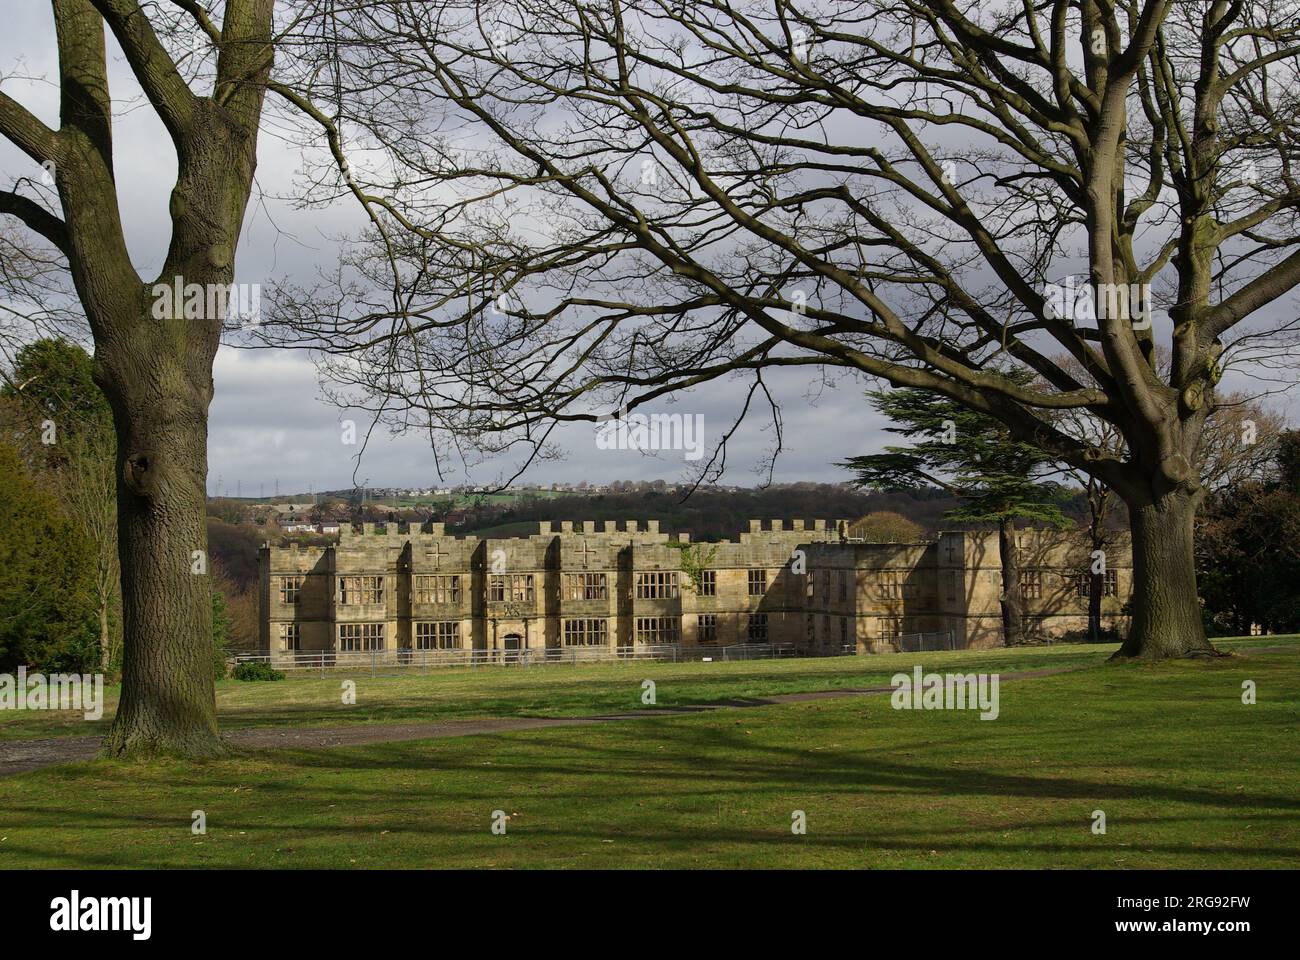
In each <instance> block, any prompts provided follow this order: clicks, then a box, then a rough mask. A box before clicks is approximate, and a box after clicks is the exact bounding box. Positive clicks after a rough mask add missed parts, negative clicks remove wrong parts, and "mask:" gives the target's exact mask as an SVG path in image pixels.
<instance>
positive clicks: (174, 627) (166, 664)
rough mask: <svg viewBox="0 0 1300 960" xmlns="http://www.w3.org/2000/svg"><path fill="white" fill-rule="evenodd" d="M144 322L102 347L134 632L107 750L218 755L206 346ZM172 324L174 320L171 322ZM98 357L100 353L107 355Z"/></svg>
mask: <svg viewBox="0 0 1300 960" xmlns="http://www.w3.org/2000/svg"><path fill="white" fill-rule="evenodd" d="M168 326H170V325H169V324H167V323H159V324H157V325H156V329H158V330H159V332H160V333H161V335H156V336H153V337H145V336H144V335H143V331H140V332H138V333H137V336H136V338H134V339H133V340H132V341H131V343H130V345H129V348H127V347H126V346H125V345H122V349H116V346H117V345H115V346H114V347H109V348H108V349H104V350H101V351H100V354H99V355H97V357H96V360H97V363H100V362H102V364H103V366H102V368H101V369H99V370H97V376H99V377H101V378H102V380H103V385H104V387H105V392H106V393H107V394H108V397H109V400H110V402H111V403H112V405H113V416H114V421H115V425H116V428H117V437H118V456H117V464H118V471H119V473H118V478H119V482H118V495H117V516H118V555H119V557H120V559H121V569H122V617H123V625H124V630H125V634H126V636H127V637H128V638H129V642H128V643H127V644H125V647H124V650H123V659H122V696H121V700H120V702H119V705H118V709H117V715H116V717H115V718H114V720H113V725H112V727H111V728H110V729H109V732H108V738H107V741H106V743H105V752H106V753H107V754H108V755H109V756H121V755H125V754H136V755H138V754H155V753H173V754H182V755H185V756H213V755H216V754H219V753H221V752H222V745H221V741H220V738H219V737H218V734H217V719H216V695H215V688H214V677H213V669H212V588H211V583H210V577H209V574H208V561H207V524H206V490H205V482H206V476H207V408H208V403H209V402H210V400H211V398H212V378H211V373H210V371H211V362H212V354H213V353H215V350H216V343H215V337H213V338H212V342H211V344H210V347H209V349H207V350H205V349H203V348H202V347H201V346H200V344H199V343H197V342H196V338H193V337H190V338H181V337H176V336H174V335H173V336H171V337H168V336H167V335H166V334H165V333H162V331H164V330H166V328H167V327H168ZM174 332H175V331H173V334H174ZM101 357H102V360H101Z"/></svg>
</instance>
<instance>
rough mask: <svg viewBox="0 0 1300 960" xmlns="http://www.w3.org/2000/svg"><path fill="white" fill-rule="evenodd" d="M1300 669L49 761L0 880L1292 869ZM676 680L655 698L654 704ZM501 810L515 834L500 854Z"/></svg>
mask: <svg viewBox="0 0 1300 960" xmlns="http://www.w3.org/2000/svg"><path fill="white" fill-rule="evenodd" d="M1254 645H1257V646H1258V645H1267V644H1254ZM1298 653H1300V650H1296V649H1293V650H1288V651H1284V652H1275V653H1260V654H1257V655H1255V656H1252V657H1249V658H1246V657H1238V658H1231V659H1226V660H1223V661H1215V662H1172V663H1163V664H1124V665H1102V664H1096V665H1093V666H1089V667H1085V668H1084V669H1082V670H1079V671H1075V672H1072V673H1067V674H1061V675H1058V676H1052V677H1045V678H1037V679H1028V680H1020V681H1016V682H1014V683H1012V682H1007V683H1004V684H1003V686H1002V688H1001V715H1000V717H999V719H997V720H996V721H992V722H989V721H982V720H980V719H979V717H978V716H977V714H975V713H973V712H957V711H924V712H907V711H896V710H893V709H891V707H890V701H889V698H888V697H884V696H875V697H863V698H847V699H836V700H827V701H820V702H808V703H796V704H786V705H780V706H769V707H759V708H754V709H744V710H722V711H716V712H709V713H705V714H693V715H690V716H678V717H664V718H655V719H649V720H637V721H626V722H619V723H611V724H607V725H601V726H596V727H566V728H555V729H551V730H543V731H531V732H527V733H515V734H493V735H483V736H477V737H467V738H462V739H451V740H436V741H421V742H407V743H397V744H385V745H377V746H365V747H350V748H345V749H335V750H275V751H265V752H258V753H251V754H247V755H244V756H240V757H236V758H233V759H227V760H221V761H212V762H205V763H197V764H188V763H181V762H176V761H150V762H136V763H120V762H111V761H95V762H91V763H82V764H73V765H69V766H65V767H54V768H47V769H45V770H40V771H35V772H31V773H26V774H21V775H17V776H13V777H7V778H3V779H0V867H113V866H147V867H199V866H225V867H348V866H356V867H398V868H407V867H482V866H498V867H591V868H597V867H612V868H619V867H647V866H653V867H857V868H879V867H936V868H940V867H945V868H950V867H1018V866H1028V867H1105V868H1112V867H1117V868H1139V867H1157V868H1160V867H1178V868H1188V869H1204V868H1228V867H1295V866H1300V704H1297V692H1298V691H1300V655H1298ZM1069 655H1070V654H1068V653H1065V654H1064V656H1066V657H1068V656H1069ZM1006 656H1011V655H1009V654H1008V655H1006ZM973 657H974V655H973V654H966V655H948V656H947V657H943V656H940V657H934V658H926V659H927V660H928V661H929V666H930V667H931V668H932V669H944V668H945V667H946V666H947V665H948V664H953V665H954V668H955V665H956V664H957V663H961V664H962V668H963V669H967V668H968V667H969V663H970V661H971V660H972V659H973ZM905 659H909V660H915V659H916V658H914V657H913V658H905ZM806 664H807V662H794V663H790V662H785V663H779V664H774V665H772V667H773V670H772V673H771V674H770V675H768V676H766V678H765V679H764V681H763V682H776V681H777V680H778V679H779V678H783V679H784V680H786V681H789V682H797V677H798V676H800V674H798V671H799V670H807V669H809V666H807V665H806ZM709 666H711V665H702V666H696V667H694V668H693V670H694V671H695V672H696V673H697V674H698V673H700V672H703V671H705V670H707V669H708V667H709ZM746 666H748V667H750V668H751V669H752V668H753V667H756V666H758V665H755V664H751V665H746ZM678 669H679V670H680V669H681V668H678ZM665 670H666V672H668V673H671V672H672V671H671V668H665ZM784 671H790V674H789V675H787V674H785V673H784ZM519 673H521V674H522V673H523V671H520V672H519ZM515 675H516V674H515V673H513V672H512V673H510V674H509V676H515ZM688 675H689V671H688V672H687V673H686V674H680V675H679V676H680V677H681V683H682V684H683V686H685V685H686V684H687V682H688V680H689V676H688ZM529 676H530V677H531V678H532V680H533V681H534V682H540V683H542V684H556V685H557V686H556V687H555V689H560V688H561V687H560V686H559V685H562V684H563V681H562V680H560V679H559V678H558V677H557V678H553V679H552V678H548V676H547V672H546V671H541V670H536V671H532V672H531V674H529ZM505 679H506V676H502V677H501V681H498V682H503V681H504V680H505ZM860 679H861V674H859V675H858V676H857V677H855V678H854V681H853V682H854V683H855V684H856V683H857V682H859V681H860ZM1247 679H1249V680H1253V681H1255V683H1256V684H1257V686H1258V700H1259V702H1258V703H1257V704H1255V705H1253V706H1247V705H1243V704H1242V702H1241V689H1242V682H1243V681H1244V680H1247ZM717 680H718V677H716V676H713V677H712V679H711V680H710V681H709V682H716V681H717ZM412 682H413V681H412ZM451 682H455V683H471V682H473V681H472V680H470V679H467V678H463V677H462V678H457V679H454V680H453V681H451ZM479 682H482V681H479ZM593 682H594V683H595V686H596V687H597V688H599V687H600V686H602V684H601V683H600V682H596V681H593ZM677 682H678V681H670V682H668V683H663V682H661V683H660V684H659V692H660V697H659V699H660V703H661V704H662V703H664V702H665V701H666V700H670V699H672V697H673V696H674V694H673V692H672V691H673V690H674V689H675V684H676V683H677ZM746 682H756V681H746ZM615 685H617V683H615ZM265 686H266V687H267V688H268V689H270V688H275V689H277V690H279V691H281V692H287V693H299V692H301V691H302V689H303V688H305V687H307V686H308V684H307V683H306V682H301V683H282V684H267V685H265ZM362 689H363V690H364V689H365V688H364V686H363V687H362ZM618 695H619V696H624V694H623V693H619V694H618ZM625 705H626V704H625ZM313 709H314V708H313ZM308 713H309V714H310V713H311V711H310V710H309V711H308ZM1097 809H1101V810H1104V811H1105V814H1106V818H1107V833H1106V834H1105V835H1104V836H1101V835H1095V834H1093V833H1092V832H1091V830H1090V826H1091V823H1092V813H1093V811H1094V810H1097ZM194 810H203V811H205V812H206V814H207V819H208V833H207V835H206V836H202V837H195V836H192V835H191V833H190V823H191V820H190V817H191V813H192V811H194ZM494 810H504V811H505V812H506V813H508V814H510V815H511V820H510V821H509V829H508V833H507V835H506V836H504V837H502V836H494V835H493V834H492V833H491V832H490V829H489V827H490V820H491V816H492V812H493V811H494ZM794 810H803V811H805V813H806V814H807V818H808V833H807V835H806V836H793V835H792V834H791V832H790V818H791V812H792V811H794Z"/></svg>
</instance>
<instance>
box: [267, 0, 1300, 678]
mask: <svg viewBox="0 0 1300 960" xmlns="http://www.w3.org/2000/svg"><path fill="white" fill-rule="evenodd" d="M1298 12H1300V7H1298V6H1297V3H1296V2H1295V0H1265V2H1252V3H1247V2H1244V0H1208V2H1204V3H1181V2H1174V0H1053V2H1050V3H1042V4H1031V3H1027V2H1023V0H994V2H988V0H981V2H975V0H927V2H920V0H808V2H803V3H789V2H785V0H773V2H772V3H771V4H770V5H769V4H766V3H756V4H744V5H739V4H734V3H730V2H726V0H700V2H695V3H690V4H683V3H680V2H677V0H581V2H579V0H505V2H498V3H493V4H485V3H480V2H476V0H459V2H457V0H452V2H440V3H414V2H398V0H391V2H382V0H380V2H364V3H363V2H360V0H355V2H347V0H332V2H330V3H329V4H323V3H322V4H316V5H315V6H314V7H312V8H311V9H309V10H307V11H306V12H304V18H305V19H307V20H311V19H312V18H313V17H316V18H318V19H319V18H324V17H325V16H326V15H327V14H328V20H329V25H330V34H329V37H328V41H326V40H322V41H321V42H320V43H319V44H317V45H316V46H315V47H314V48H306V47H304V49H303V50H301V51H300V56H299V57H298V58H297V60H296V62H295V64H294V72H295V75H296V76H297V77H298V79H299V80H300V82H301V83H302V84H303V85H304V86H305V87H307V88H310V89H312V90H314V92H315V93H316V95H317V96H318V97H319V98H321V99H326V98H328V97H330V96H333V98H334V99H333V102H334V103H336V104H337V108H338V109H337V111H336V118H337V123H336V126H335V135H336V136H335V138H334V139H333V140H332V141H331V142H332V144H333V145H334V146H335V147H336V150H335V160H336V162H337V161H338V160H340V159H343V158H346V159H347V160H348V162H347V164H346V165H345V166H344V167H343V170H344V173H343V174H342V175H339V176H336V177H335V178H334V181H335V184H336V188H337V189H343V188H344V187H346V188H348V189H352V190H354V191H356V192H357V193H358V194H359V195H360V196H361V197H362V198H363V200H364V201H365V202H366V204H367V209H368V210H369V212H370V215H371V222H372V229H371V230H370V232H369V233H368V234H367V235H366V236H364V237H361V238H358V239H359V240H360V241H361V242H360V243H359V244H358V245H357V246H356V247H355V248H354V250H353V251H352V254H351V255H350V256H349V257H348V258H347V259H346V260H345V261H344V262H343V263H342V264H340V266H339V268H338V269H337V270H336V271H334V272H333V273H332V275H327V276H324V277H322V279H321V283H320V284H319V285H318V286H316V287H312V288H305V289H284V290H281V291H279V297H278V305H277V321H278V323H279V326H278V328H277V329H276V330H275V331H273V333H274V335H273V336H272V337H271V339H272V340H274V342H278V343H283V344H289V345H294V346H302V347H312V348H317V349H322V350H325V351H328V352H330V353H332V354H333V359H332V360H330V361H328V362H327V363H325V364H324V373H325V374H326V376H327V378H328V379H330V380H331V381H332V383H333V384H334V387H333V389H334V390H335V391H336V393H335V396H336V397H337V398H338V399H339V400H340V401H341V402H353V403H363V404H366V405H368V406H369V408H370V410H371V411H372V412H373V413H374V415H375V416H376V418H377V419H379V420H384V421H387V422H388V424H389V425H390V426H393V427H395V428H397V429H410V428H418V429H423V430H429V431H430V433H431V435H432V436H433V437H434V438H435V448H436V449H437V450H438V452H439V455H442V454H443V453H450V452H455V453H458V454H460V455H461V456H465V457H472V456H477V455H480V454H482V453H484V452H492V453H500V452H501V451H504V450H510V449H518V451H519V452H520V454H521V461H522V462H524V463H526V462H527V461H528V460H529V458H531V457H535V456H544V455H547V454H548V453H549V452H550V451H551V450H552V447H553V430H554V427H555V425H556V424H557V423H564V422H571V421H583V420H586V421H591V420H594V419H595V418H597V417H598V416H601V415H607V414H609V413H611V412H613V411H616V410H621V411H627V410H632V409H635V408H637V407H640V406H643V405H645V404H648V403H652V402H654V401H656V400H658V399H660V398H663V397H665V396H666V395H667V394H670V393H674V392H678V391H683V390H689V389H690V388H693V387H697V386H700V385H702V384H706V383H709V382H711V381H716V380H719V379H722V378H727V377H732V376H742V377H749V378H751V389H750V392H749V395H748V397H747V399H746V400H745V402H744V405H743V406H744V410H743V411H742V415H743V412H744V411H748V410H749V409H750V406H751V401H752V400H754V399H755V398H757V399H765V398H767V397H766V395H767V385H766V384H765V383H764V381H763V371H765V370H771V369H774V368H789V367H801V368H804V369H808V370H813V369H816V370H820V371H822V372H826V371H834V370H835V369H836V368H838V369H840V370H841V371H851V372H854V373H857V374H861V375H865V376H866V377H869V378H879V379H882V380H887V381H889V382H890V383H893V384H895V385H900V386H910V387H920V388H924V389H927V390H931V391H934V392H936V393H939V394H942V395H944V396H946V397H949V398H951V399H954V400H956V401H959V402H960V403H962V404H964V405H966V406H968V407H970V408H971V409H973V410H976V411H979V412H982V413H987V414H990V415H992V416H995V417H997V418H999V419H1000V420H1002V421H1003V422H1004V423H1006V424H1007V425H1008V426H1009V427H1010V428H1011V430H1012V431H1013V432H1014V434H1015V435H1016V436H1017V437H1019V438H1021V439H1023V440H1027V441H1032V442H1033V443H1035V444H1037V445H1039V446H1040V447H1042V448H1043V449H1045V450H1047V451H1049V452H1050V453H1051V454H1052V456H1054V457H1056V458H1058V459H1059V460H1061V461H1063V462H1065V463H1068V464H1071V465H1073V466H1075V467H1077V468H1078V469H1080V470H1083V471H1085V472H1086V473H1087V474H1088V475H1089V476H1091V477H1095V478H1097V479H1098V480H1099V481H1100V482H1102V483H1104V484H1105V485H1106V486H1107V487H1108V488H1110V489H1112V490H1114V491H1116V493H1117V494H1118V495H1119V496H1120V497H1122V498H1123V500H1124V502H1125V503H1126V504H1127V506H1128V511H1129V516H1130V518H1131V525H1132V532H1133V558H1134V576H1135V591H1134V597H1133V618H1132V626H1131V630H1130V633H1129V636H1128V638H1127V640H1126V641H1125V644H1124V646H1123V648H1122V651H1121V653H1122V655H1124V656H1130V657H1145V658H1161V657H1171V656H1189V655H1198V654H1212V653H1213V652H1214V651H1213V648H1212V646H1211V645H1210V644H1209V643H1208V642H1207V641H1206V639H1205V636H1204V632H1203V629H1202V625H1201V619H1200V611H1199V607H1198V603H1197V592H1196V580H1195V568H1194V563H1193V553H1192V526H1193V517H1194V514H1195V512H1196V509H1197V505H1198V504H1199V502H1200V501H1201V499H1202V497H1203V494H1204V488H1203V486H1202V484H1201V483H1200V480H1199V478H1198V476H1197V470H1196V467H1195V452H1196V450H1197V448H1198V445H1199V443H1200V438H1201V434H1202V431H1203V428H1204V423H1205V419H1206V415H1207V412H1208V411H1209V410H1210V408H1211V407H1212V406H1213V404H1214V395H1215V391H1216V386H1217V384H1218V383H1219V381H1220V378H1221V377H1222V376H1223V373H1224V371H1225V369H1227V367H1228V365H1229V364H1230V363H1233V362H1237V363H1240V362H1243V361H1244V360H1246V359H1252V358H1253V359H1255V360H1259V359H1260V358H1261V357H1263V356H1270V357H1272V358H1275V359H1276V358H1283V359H1285V356H1286V353H1287V351H1288V350H1289V348H1290V347H1291V346H1292V345H1293V344H1294V339H1293V336H1292V334H1293V332H1294V328H1295V323H1294V316H1291V317H1288V316H1287V313H1286V310H1287V305H1286V304H1284V303H1283V302H1282V300H1283V298H1285V297H1287V296H1288V295H1289V294H1290V293H1291V292H1292V291H1293V289H1294V288H1295V286H1296V284H1297V282H1300V249H1297V219H1296V206H1297V202H1300V183H1298V182H1297V180H1296V178H1295V172H1294V170H1293V163H1294V152H1295V147H1294V143H1295V142H1296V134H1297V116H1296V106H1297V105H1296V96H1295V90H1296V89H1297V87H1298V84H1297V77H1296V66H1297V57H1298V56H1300V26H1297V24H1298V22H1300V21H1298V20H1297V13H1298ZM322 22H323V20H322ZM322 32H323V31H322ZM341 47H342V48H346V49H347V50H348V51H349V54H348V56H346V57H340V56H338V55H337V51H338V50H339V49H340V48H341ZM394 89H400V90H401V91H402V93H401V95H400V96H393V95H392V91H393V90H394ZM321 175H322V178H323V179H322V181H321V182H322V183H324V182H327V181H328V179H329V177H328V171H322V174H321ZM1075 277H1079V278H1080V281H1079V283H1078V284H1077V290H1078V291H1081V292H1083V293H1084V294H1086V295H1085V296H1083V297H1079V296H1076V285H1075V284H1074V280H1073V278H1075ZM1158 342H1163V343H1164V344H1165V345H1166V347H1167V349H1168V350H1169V355H1170V358H1171V362H1170V369H1169V372H1168V374H1167V375H1164V376H1162V375H1161V374H1160V372H1159V370H1158V369H1157V363H1156V362H1155V352H1156V345H1157V343H1158ZM1062 353H1064V354H1066V355H1068V356H1070V357H1071V358H1073V360H1074V361H1075V362H1076V363H1077V364H1078V367H1079V368H1080V370H1081V371H1082V373H1081V375H1078V376H1076V375H1074V374H1072V373H1071V372H1069V371H1067V370H1065V369H1063V368H1062V367H1061V365H1060V364H1058V363H1057V362H1056V361H1055V360H1054V359H1053V357H1054V356H1057V355H1059V354H1062ZM1000 368H1005V369H1013V368H1021V369H1027V370H1030V371H1032V372H1033V373H1035V374H1036V375H1037V377H1038V378H1039V379H1040V380H1041V382H1042V383H1043V384H1044V386H1043V387H1041V388H1040V387H1035V386H1032V385H1030V386H1026V385H1023V384H1018V383H1016V382H1015V381H1014V380H1012V379H1010V378H1009V377H1007V376H1004V375H1003V374H1002V373H1000V372H999V369H1000ZM855 389H856V386H855ZM1064 410H1084V411H1087V412H1088V413H1089V414H1090V415H1092V416H1095V417H1097V418H1098V419H1100V420H1102V421H1104V422H1105V423H1107V424H1110V425H1111V426H1112V427H1113V428H1114V429H1115V430H1116V431H1118V433H1119V434H1120V435H1121V436H1122V437H1123V439H1124V449H1125V450H1126V453H1125V454H1123V455H1117V454H1116V453H1115V452H1114V451H1112V450H1108V449H1105V448H1103V447H1099V446H1096V445H1093V444H1091V443H1088V442H1086V441H1085V440H1082V439H1079V438H1075V437H1071V436H1069V435H1068V434H1067V433H1066V432H1065V431H1063V430H1061V429H1059V428H1058V427H1057V426H1056V425H1055V423H1054V417H1055V415H1056V414H1058V413H1060V412H1061V411H1064ZM728 436H730V432H729V431H727V432H724V433H723V442H724V446H723V448H722V449H721V450H720V451H719V453H722V452H725V440H726V438H727V437H728ZM439 437H441V438H449V439H441V440H440V439H438V438H439ZM722 459H723V458H722V457H721V456H717V457H715V459H714V460H713V461H710V465H711V466H714V467H715V466H717V465H718V464H720V463H721V462H722Z"/></svg>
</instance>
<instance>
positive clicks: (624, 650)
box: [229, 643, 795, 677]
mask: <svg viewBox="0 0 1300 960" xmlns="http://www.w3.org/2000/svg"><path fill="white" fill-rule="evenodd" d="M793 656H795V646H794V644H792V643H736V644H730V645H727V646H713V645H712V644H702V645H700V646H685V645H683V644H663V645H657V646H638V647H596V646H591V647H576V646H575V647H546V648H544V649H536V650H371V651H361V652H335V651H329V650H326V651H319V652H310V653H308V652H299V653H277V654H274V655H267V654H241V655H239V656H236V657H233V658H231V660H230V661H229V662H230V664H231V666H238V665H239V664H241V663H269V664H270V665H271V666H272V667H274V668H275V669H276V670H286V671H288V670H299V671H319V672H320V675H321V676H322V677H323V676H325V674H326V672H331V671H347V672H357V671H360V672H365V671H369V672H370V674H371V675H372V676H377V675H378V674H379V671H380V670H390V669H395V668H400V669H403V670H411V669H414V670H433V669H440V668H444V667H500V666H515V667H531V666H542V665H545V664H556V665H561V664H565V665H577V664H580V663H622V662H631V661H637V660H661V661H668V662H672V663H685V662H700V661H705V662H708V661H715V662H730V661H733V660H773V659H778V658H783V657H793Z"/></svg>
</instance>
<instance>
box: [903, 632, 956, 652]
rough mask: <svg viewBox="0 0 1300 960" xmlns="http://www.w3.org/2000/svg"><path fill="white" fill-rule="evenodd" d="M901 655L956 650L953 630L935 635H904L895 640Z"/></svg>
mask: <svg viewBox="0 0 1300 960" xmlns="http://www.w3.org/2000/svg"><path fill="white" fill-rule="evenodd" d="M894 645H895V646H896V647H898V652H899V653H924V652H927V651H934V650H956V649H957V647H956V646H955V644H954V641H953V635H952V631H951V630H940V631H937V632H935V633H903V634H899V636H898V637H897V638H896V639H895V640H894Z"/></svg>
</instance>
